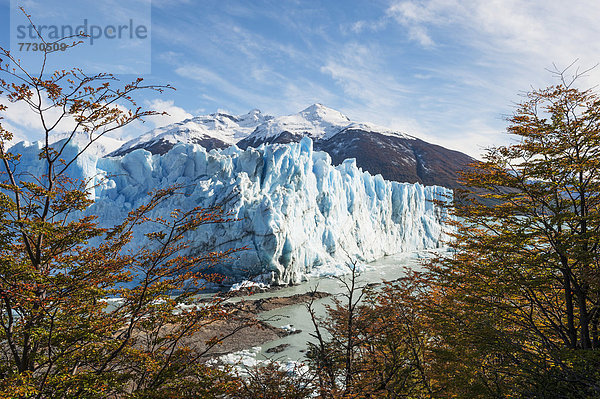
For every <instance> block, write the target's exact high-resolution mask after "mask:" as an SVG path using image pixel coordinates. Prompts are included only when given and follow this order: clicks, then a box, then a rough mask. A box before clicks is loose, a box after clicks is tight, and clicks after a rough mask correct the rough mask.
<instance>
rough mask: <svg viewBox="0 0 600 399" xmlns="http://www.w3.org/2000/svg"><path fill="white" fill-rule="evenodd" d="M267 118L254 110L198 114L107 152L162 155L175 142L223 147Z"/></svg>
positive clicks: (236, 140)
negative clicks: (237, 112)
mask: <svg viewBox="0 0 600 399" xmlns="http://www.w3.org/2000/svg"><path fill="white" fill-rule="evenodd" d="M271 119H272V117H271V116H268V115H263V114H262V113H261V112H260V111H259V110H257V109H254V110H252V111H250V112H248V113H247V114H246V115H230V114H227V113H224V112H217V113H214V114H210V115H203V116H198V117H195V118H191V119H186V120H184V121H182V122H178V123H173V124H171V125H167V126H163V127H159V128H156V129H154V130H151V131H149V132H148V133H145V134H143V135H141V136H139V137H136V138H134V139H132V140H130V141H128V142H127V143H125V144H124V145H122V146H121V147H120V148H118V149H115V151H113V152H112V153H111V154H110V155H111V156H119V155H124V154H127V153H129V152H131V151H133V150H136V149H138V148H143V149H145V150H148V151H150V152H151V153H153V154H165V153H166V152H168V151H169V150H170V149H171V148H173V146H175V145H176V144H179V143H184V144H199V145H201V146H202V147H204V148H206V149H207V150H211V149H213V148H217V149H222V148H227V147H229V146H231V145H233V144H235V143H237V142H238V141H240V140H241V139H243V138H245V137H247V136H248V135H250V133H252V132H253V131H254V130H255V129H256V127H257V126H259V125H261V124H263V123H265V122H268V121H269V120H271Z"/></svg>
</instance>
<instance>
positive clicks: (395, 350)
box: [307, 261, 430, 398]
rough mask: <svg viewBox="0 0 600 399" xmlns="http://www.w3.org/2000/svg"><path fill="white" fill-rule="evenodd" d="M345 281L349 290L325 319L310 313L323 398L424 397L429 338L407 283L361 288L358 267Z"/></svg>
mask: <svg viewBox="0 0 600 399" xmlns="http://www.w3.org/2000/svg"><path fill="white" fill-rule="evenodd" d="M349 268H350V274H349V276H347V277H340V278H339V281H340V282H341V284H342V286H343V288H344V290H343V292H342V293H341V294H340V298H341V299H340V298H334V302H333V305H332V306H327V307H326V309H327V315H326V317H325V318H324V319H321V318H319V317H317V315H316V311H315V308H314V303H313V302H309V303H308V304H307V308H308V311H309V314H310V316H311V318H312V321H313V325H314V328H315V331H314V334H312V336H313V338H315V339H316V342H312V343H309V349H308V352H307V357H308V360H309V362H308V365H309V366H310V367H311V369H312V372H313V373H314V374H315V375H316V377H317V378H316V379H317V382H318V392H319V394H320V397H322V398H365V397H368V398H388V397H392V398H395V397H422V396H425V395H427V394H428V393H429V392H430V390H429V386H428V380H427V376H426V372H425V364H424V360H423V359H424V355H425V354H424V350H425V348H426V346H427V345H426V342H427V339H428V338H429V336H428V334H427V333H426V330H425V328H424V327H423V326H422V325H421V324H420V323H421V320H422V317H421V316H420V315H419V310H420V308H419V307H417V306H413V303H412V302H413V301H412V298H411V291H410V290H411V288H410V286H409V285H407V284H404V283H403V282H398V283H395V284H392V283H386V284H384V286H383V287H375V286H367V285H364V284H360V283H359V273H358V270H357V262H355V261H353V262H351V263H349Z"/></svg>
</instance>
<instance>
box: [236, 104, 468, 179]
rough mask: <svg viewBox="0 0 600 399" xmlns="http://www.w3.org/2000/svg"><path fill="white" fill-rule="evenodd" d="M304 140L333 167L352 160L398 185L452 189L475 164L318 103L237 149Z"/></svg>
mask: <svg viewBox="0 0 600 399" xmlns="http://www.w3.org/2000/svg"><path fill="white" fill-rule="evenodd" d="M305 136H308V137H311V138H312V139H313V141H314V146H315V149H317V150H322V151H325V152H327V153H328V154H329V155H330V156H331V158H332V160H333V163H334V164H335V165H338V164H340V163H342V162H343V161H344V160H345V159H348V158H355V159H356V164H357V165H358V166H359V167H361V168H363V169H364V170H367V171H369V172H370V173H372V174H381V175H382V176H383V177H384V178H385V179H388V180H394V181H400V182H409V183H422V184H426V185H441V186H445V187H450V188H456V187H458V186H459V184H458V183H457V180H458V172H459V171H460V170H463V169H465V168H467V166H468V165H469V164H470V163H472V162H474V161H475V160H474V159H473V158H471V157H469V156H468V155H466V154H463V153H461V152H459V151H453V150H449V149H447V148H444V147H441V146H439V145H435V144H431V143H428V142H425V141H423V140H420V139H418V138H416V137H413V136H410V135H407V134H404V133H401V132H398V131H395V130H393V129H388V128H385V127H381V126H377V125H373V124H370V123H359V122H353V121H351V120H350V119H349V118H348V117H346V116H345V115H343V114H341V113H340V112H338V111H336V110H333V109H331V108H327V107H325V106H323V105H321V104H314V105H311V106H310V107H308V108H306V109H305V110H303V111H301V112H299V113H297V114H294V115H289V116H282V117H278V118H274V119H272V120H270V121H268V122H266V123H263V124H262V125H260V126H258V127H257V128H256V130H254V132H252V134H251V135H249V136H248V137H246V138H245V139H243V140H240V141H239V142H238V143H237V145H238V147H240V148H248V147H258V146H260V145H261V144H267V143H290V142H298V141H300V140H301V139H302V137H305Z"/></svg>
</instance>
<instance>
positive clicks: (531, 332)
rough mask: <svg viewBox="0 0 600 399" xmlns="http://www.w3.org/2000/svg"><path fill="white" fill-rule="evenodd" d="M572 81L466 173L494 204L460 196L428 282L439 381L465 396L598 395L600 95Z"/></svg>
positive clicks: (540, 95)
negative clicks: (444, 252) (444, 249)
mask: <svg viewBox="0 0 600 399" xmlns="http://www.w3.org/2000/svg"><path fill="white" fill-rule="evenodd" d="M567 73H568V70H564V71H557V72H556V74H557V76H558V77H559V78H560V83H559V84H557V85H555V86H551V87H548V88H546V89H543V90H534V91H532V92H530V93H527V94H526V96H525V101H524V102H523V103H522V104H520V105H519V106H518V107H517V109H516V112H515V114H514V115H513V116H512V117H510V118H509V122H510V123H511V125H510V126H509V127H508V132H509V133H510V134H512V135H514V136H515V137H516V139H517V141H516V143H515V144H511V145H508V146H501V147H496V148H493V149H491V150H489V151H488V153H487V155H486V156H485V159H484V161H483V162H480V163H477V164H475V165H473V168H472V169H471V170H469V171H467V172H465V173H464V175H463V180H464V183H465V185H466V186H468V187H473V188H475V189H480V190H483V192H484V194H482V195H483V197H485V198H486V199H492V200H494V204H495V205H489V204H488V205H486V204H484V203H483V201H479V200H477V199H476V198H474V197H473V196H471V195H470V191H464V192H463V198H465V200H464V201H463V202H462V203H460V204H459V205H457V206H456V209H455V214H456V216H458V218H459V220H460V223H456V227H457V231H456V233H455V235H454V241H453V243H452V249H453V252H452V256H449V257H442V258H440V259H437V260H436V262H433V263H432V264H431V265H429V270H428V272H427V273H426V274H425V277H426V283H424V284H421V292H422V293H424V294H426V295H425V297H426V300H424V301H423V302H422V306H424V309H426V310H427V313H428V314H429V315H430V317H431V318H432V319H431V320H432V325H433V326H435V328H437V330H436V334H437V335H438V340H437V341H436V348H434V350H435V351H436V352H437V361H434V362H433V363H432V367H433V368H434V369H437V372H434V373H433V374H434V376H435V377H434V381H435V384H437V386H438V388H440V389H444V390H448V391H449V392H454V394H456V395H459V396H461V397H506V396H527V397H596V396H598V395H600V373H599V372H598V370H600V369H599V368H598V366H600V355H599V354H600V351H599V349H600V336H599V331H598V322H599V320H600V296H599V295H600V273H599V271H600V270H599V263H598V261H599V248H598V245H599V241H600V98H599V97H598V94H597V93H595V92H594V91H593V90H580V89H577V88H576V87H575V82H576V81H577V78H578V77H580V75H581V74H579V73H576V74H575V76H574V77H572V78H570V79H569V78H568V77H567Z"/></svg>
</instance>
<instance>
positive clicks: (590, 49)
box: [0, 0, 600, 156]
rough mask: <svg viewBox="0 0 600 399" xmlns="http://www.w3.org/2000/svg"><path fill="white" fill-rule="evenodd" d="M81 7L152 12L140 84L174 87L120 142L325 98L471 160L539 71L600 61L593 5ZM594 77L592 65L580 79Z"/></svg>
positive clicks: (406, 1) (19, 123) (437, 1)
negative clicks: (198, 119) (207, 118)
mask: <svg viewBox="0 0 600 399" xmlns="http://www.w3.org/2000/svg"><path fill="white" fill-rule="evenodd" d="M14 1H16V2H17V3H19V4H20V3H23V5H24V6H25V7H26V8H27V9H28V10H31V11H30V12H32V13H33V14H34V15H33V17H34V18H35V17H36V15H35V11H37V12H38V13H42V14H44V13H51V11H53V10H54V11H55V12H57V10H60V12H62V13H63V14H64V13H67V11H66V10H65V9H64V8H61V4H64V2H59V1H54V0H44V1H43V2H42V1H41V0H40V1H35V0H26V1H23V2H19V1H17V0H14ZM136 1H137V2H139V3H140V4H141V5H135V4H134V3H136ZM79 3H80V4H83V5H82V6H81V7H79V8H78V10H77V12H78V13H79V14H77V15H74V16H73V18H74V19H77V18H79V16H80V15H86V14H85V13H89V15H96V14H95V13H98V12H107V13H109V14H110V15H111V16H112V15H116V14H118V13H119V11H122V13H123V10H127V9H131V7H142V8H143V7H151V8H150V9H151V16H152V22H151V39H152V40H151V54H150V56H151V73H150V74H148V75H144V78H145V79H147V80H148V81H150V82H152V83H163V84H166V83H169V84H171V85H173V86H175V87H176V88H177V91H174V92H166V93H164V94H162V95H157V94H155V93H151V94H145V95H144V96H145V97H144V96H142V103H143V104H145V105H146V106H148V107H154V108H156V109H158V110H166V111H168V112H169V113H170V114H171V116H170V117H160V118H158V117H157V118H154V119H152V120H149V121H148V122H147V123H146V124H144V125H143V126H136V127H135V128H134V129H128V131H126V132H123V135H125V136H131V135H135V134H137V133H138V132H139V133H142V131H145V130H148V129H150V128H152V127H154V126H155V125H162V124H165V123H168V122H173V121H178V120H181V119H183V118H185V117H189V116H191V115H198V114H204V113H212V112H215V111H217V110H225V111H229V112H232V113H236V114H241V113H246V112H248V111H249V110H250V109H252V108H259V109H261V110H262V111H263V112H266V113H269V114H274V115H283V114H290V113H294V112H298V111H300V110H301V109H303V108H305V107H306V106H308V105H310V104H312V103H315V102H319V103H322V104H325V105H327V106H330V107H332V108H335V109H337V110H339V111H341V112H343V113H344V114H346V115H347V116H349V117H350V118H351V119H353V120H357V121H368V122H373V123H376V124H380V125H384V126H388V127H392V128H396V129H398V130H400V131H402V132H404V133H408V134H412V135H415V136H417V137H420V138H423V139H425V140H427V141H430V142H433V143H438V144H441V145H444V146H446V147H449V148H453V149H458V150H462V151H464V152H467V153H469V154H471V155H474V156H478V155H479V154H480V153H481V150H482V149H483V148H485V147H488V146H490V145H493V144H503V143H506V141H507V136H506V134H504V133H503V132H504V129H505V127H506V122H505V121H504V117H505V116H506V115H508V114H510V113H511V112H512V110H513V106H514V104H515V103H516V102H518V101H519V100H520V97H519V94H520V93H521V92H523V91H526V90H528V89H530V88H531V87H536V88H537V87H545V86H547V85H549V84H552V83H555V82H556V81H555V79H554V78H553V77H552V75H551V74H550V73H548V72H547V71H546V70H545V68H551V67H552V65H553V63H555V64H556V65H558V66H559V67H564V66H567V65H569V64H570V63H572V62H573V61H574V60H576V59H578V60H579V62H578V64H577V65H579V66H580V67H581V68H587V67H591V66H593V65H595V64H597V63H598V62H600V24H599V23H598V21H599V20H600V1H597V0H572V1H570V2H569V4H568V6H567V5H566V2H565V1H563V0H529V1H521V0H421V1H417V0H385V1H384V0H374V1H373V0H371V1H360V0H356V1H285V0H279V1H226V0H220V1H212V0H206V1H204V0H203V1H193V0H171V1H167V0H153V1H152V2H151V5H150V4H148V3H149V2H148V1H147V0H135V1H129V2H128V1H114V0H105V1H103V2H101V3H102V5H103V7H102V10H104V11H97V6H98V4H100V3H94V2H89V3H87V4H86V1H83V2H79ZM62 7H64V6H62ZM73 12H74V11H73ZM81 13H83V14H81ZM9 15H10V1H9V0H0V26H1V27H2V28H1V29H2V30H0V44H1V45H2V46H8V45H9V37H10V34H11V31H10V29H9V28H8V25H9V19H10V17H9ZM102 51H103V52H102V55H103V57H104V58H105V59H107V60H111V56H114V53H112V52H111V51H109V50H102ZM118 63H119V60H118V59H116V60H114V62H113V64H114V65H118ZM123 78H124V79H126V78H131V76H123ZM598 83H600V69H599V68H597V69H595V70H593V71H592V72H591V73H590V74H589V76H588V77H586V78H585V79H582V80H581V85H582V87H587V86H593V85H597V84H598ZM11 118H12V119H11ZM23 118H24V116H23V115H22V113H20V112H16V111H15V112H14V113H13V114H12V115H11V114H10V113H9V114H8V115H7V123H10V124H11V125H12V126H14V127H15V129H16V130H20V131H21V134H23V135H25V136H28V137H32V136H33V135H34V133H32V132H31V131H30V130H28V125H27V122H26V121H24V120H23Z"/></svg>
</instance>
